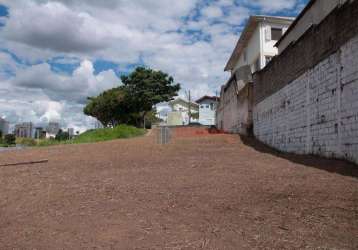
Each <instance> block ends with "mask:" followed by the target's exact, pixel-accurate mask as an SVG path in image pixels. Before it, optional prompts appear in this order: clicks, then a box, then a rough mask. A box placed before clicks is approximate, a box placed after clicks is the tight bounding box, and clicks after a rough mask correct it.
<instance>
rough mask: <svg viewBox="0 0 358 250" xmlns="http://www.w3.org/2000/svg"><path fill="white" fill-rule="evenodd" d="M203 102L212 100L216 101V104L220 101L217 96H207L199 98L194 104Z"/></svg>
mask: <svg viewBox="0 0 358 250" xmlns="http://www.w3.org/2000/svg"><path fill="white" fill-rule="evenodd" d="M204 100H212V101H216V102H218V101H219V100H220V98H219V97H217V96H208V95H204V96H203V97H201V98H199V99H198V100H197V101H196V102H197V103H201V102H202V101H204Z"/></svg>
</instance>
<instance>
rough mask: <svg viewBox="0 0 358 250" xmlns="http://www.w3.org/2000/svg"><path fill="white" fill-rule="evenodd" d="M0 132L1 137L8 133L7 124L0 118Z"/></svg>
mask: <svg viewBox="0 0 358 250" xmlns="http://www.w3.org/2000/svg"><path fill="white" fill-rule="evenodd" d="M0 131H1V133H2V135H7V134H8V133H9V122H7V121H6V120H5V119H3V118H1V117H0Z"/></svg>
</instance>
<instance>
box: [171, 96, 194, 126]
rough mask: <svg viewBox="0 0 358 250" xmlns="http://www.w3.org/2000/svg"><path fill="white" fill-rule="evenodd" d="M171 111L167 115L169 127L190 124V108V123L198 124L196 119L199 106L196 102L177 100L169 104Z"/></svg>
mask: <svg viewBox="0 0 358 250" xmlns="http://www.w3.org/2000/svg"><path fill="white" fill-rule="evenodd" d="M168 105H169V107H170V109H171V111H170V112H168V114H167V125H169V126H179V125H188V124H189V107H190V113H191V115H192V116H191V119H190V122H198V119H197V118H196V117H197V116H198V113H199V105H198V104H197V103H195V102H191V103H189V102H188V101H186V100H184V99H182V98H177V99H175V100H173V101H170V102H169V103H168Z"/></svg>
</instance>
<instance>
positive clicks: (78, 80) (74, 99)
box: [0, 0, 308, 130]
mask: <svg viewBox="0 0 358 250" xmlns="http://www.w3.org/2000/svg"><path fill="white" fill-rule="evenodd" d="M307 1H308V0H210V1H209V0H181V1H171V0H156V1H148V0H132V1H118V0H107V1H96V0H87V1H81V0H60V1H52V0H0V33H1V34H0V116H2V117H5V118H6V119H8V120H10V122H12V123H16V122H20V121H33V122H35V123H45V122H48V121H53V120H56V121H60V122H61V124H62V125H63V126H72V127H75V128H77V129H82V130H83V129H85V128H87V127H91V124H92V123H93V120H91V119H90V118H88V117H85V116H84V115H83V114H82V108H83V105H84V102H85V99H86V97H87V96H91V95H97V94H98V93H100V92H101V91H103V90H105V89H107V88H111V87H114V86H117V85H119V84H120V79H119V77H120V75H122V74H128V73H130V72H131V71H132V70H133V69H134V68H135V67H137V66H140V65H144V66H148V67H152V68H154V69H161V70H163V71H165V72H167V73H169V74H171V75H172V76H173V77H174V79H175V80H176V81H177V82H179V83H181V84H182V86H183V88H185V89H191V90H192V92H193V94H194V96H195V97H199V96H200V95H203V94H213V93H215V92H216V91H217V90H218V89H219V87H220V85H221V84H223V83H224V82H225V81H226V79H227V77H228V75H227V73H225V72H223V68H224V66H225V63H226V61H227V60H228V58H229V56H230V53H231V52H232V50H233V48H234V46H235V43H236V41H237V39H238V38H239V36H240V32H241V31H242V29H243V27H244V25H245V21H246V20H247V18H248V17H249V15H260V14H261V15H280V16H296V15H297V14H298V13H299V11H301V10H302V8H303V7H304V5H305V4H306V3H307Z"/></svg>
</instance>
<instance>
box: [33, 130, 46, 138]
mask: <svg viewBox="0 0 358 250" xmlns="http://www.w3.org/2000/svg"><path fill="white" fill-rule="evenodd" d="M44 138H46V131H45V130H44V128H43V127H36V128H35V139H44Z"/></svg>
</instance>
